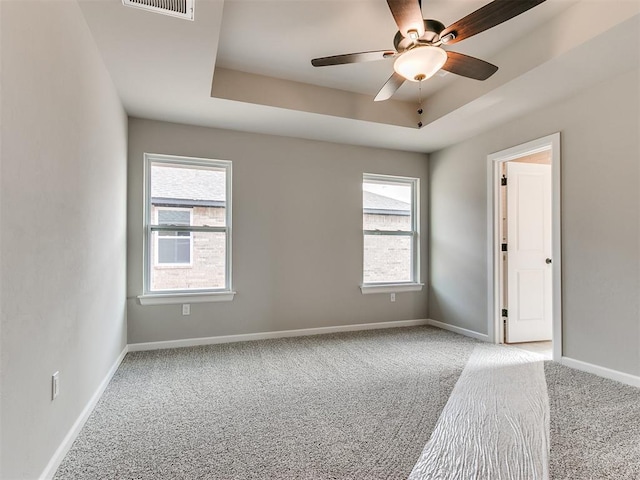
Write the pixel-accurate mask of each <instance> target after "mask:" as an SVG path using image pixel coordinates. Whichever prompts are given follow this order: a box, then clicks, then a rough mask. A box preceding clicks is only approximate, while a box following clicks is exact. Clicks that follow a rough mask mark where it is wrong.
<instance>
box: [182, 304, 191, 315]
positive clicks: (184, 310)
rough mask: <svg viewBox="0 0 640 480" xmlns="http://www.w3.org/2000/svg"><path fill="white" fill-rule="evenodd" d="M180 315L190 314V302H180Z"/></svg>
mask: <svg viewBox="0 0 640 480" xmlns="http://www.w3.org/2000/svg"><path fill="white" fill-rule="evenodd" d="M182 315H191V304H190V303H183V304H182Z"/></svg>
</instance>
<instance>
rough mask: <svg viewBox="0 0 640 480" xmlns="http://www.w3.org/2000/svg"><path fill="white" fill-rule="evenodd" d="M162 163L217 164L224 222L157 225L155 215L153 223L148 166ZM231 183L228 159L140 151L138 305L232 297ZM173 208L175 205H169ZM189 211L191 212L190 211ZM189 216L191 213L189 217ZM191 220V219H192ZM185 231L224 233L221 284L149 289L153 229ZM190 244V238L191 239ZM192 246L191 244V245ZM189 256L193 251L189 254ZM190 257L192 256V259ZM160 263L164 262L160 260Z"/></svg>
mask: <svg viewBox="0 0 640 480" xmlns="http://www.w3.org/2000/svg"><path fill="white" fill-rule="evenodd" d="M158 164H165V165H167V166H169V165H180V166H186V167H196V168H197V167H204V168H212V167H213V168H218V169H224V170H225V174H226V175H225V179H226V185H225V187H226V188H225V197H226V198H225V226H194V225H191V226H188V227H187V226H184V227H178V226H160V225H157V219H154V222H155V224H154V223H153V222H152V221H151V220H152V218H151V211H152V206H151V200H152V199H151V166H152V165H158ZM231 185H232V169H231V162H230V161H228V160H212V159H206V158H194V157H183V156H173V155H161V154H150V153H145V154H144V255H143V257H144V265H143V268H144V272H143V294H142V295H139V296H138V300H139V302H140V304H141V305H162V304H176V303H201V302H219V301H230V300H233V297H234V295H235V293H236V292H235V291H233V288H232V285H233V283H232V276H231V259H232V256H231V244H232V242H231V231H232V229H231V216H232V215H231V213H232V205H231V199H232V197H231ZM168 208H170V209H173V210H177V209H178V208H179V207H176V208H173V207H168ZM192 215H193V214H192ZM192 218H193V217H192ZM191 223H193V220H192V222H191ZM163 230H166V231H188V232H190V233H192V232H220V233H224V234H225V239H226V248H225V250H226V261H225V286H224V287H222V288H211V289H189V290H168V291H167V290H162V291H153V290H151V288H150V287H151V268H153V263H152V262H151V258H150V257H151V252H150V250H151V241H152V238H153V232H157V231H163ZM192 246H193V242H192ZM192 248H193V247H192ZM191 259H193V252H192V254H191ZM192 261H193V260H192ZM176 265H179V266H186V264H176ZM161 266H168V265H167V264H162V265H161Z"/></svg>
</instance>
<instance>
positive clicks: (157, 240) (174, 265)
mask: <svg viewBox="0 0 640 480" xmlns="http://www.w3.org/2000/svg"><path fill="white" fill-rule="evenodd" d="M161 210H165V211H166V210H169V211H172V212H175V211H183V212H184V211H187V212H189V225H193V208H185V207H156V214H158V213H159V212H160V211H161ZM158 217H159V215H156V216H155V218H154V219H153V221H154V222H155V223H156V225H158V224H159V222H160V220H159V218H158ZM158 233H159V232H158ZM161 238H162V239H171V238H189V262H185V263H179V262H160V258H159V254H160V249H159V244H160V239H161ZM153 251H154V253H155V255H154V257H155V258H154V259H153V260H154V265H155V266H156V267H159V268H190V267H193V232H189V237H161V236H160V235H156V236H155V240H154V249H153Z"/></svg>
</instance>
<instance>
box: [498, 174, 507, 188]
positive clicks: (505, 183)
mask: <svg viewBox="0 0 640 480" xmlns="http://www.w3.org/2000/svg"><path fill="white" fill-rule="evenodd" d="M500 185H502V186H503V187H505V186H506V185H507V177H505V176H504V175H503V176H502V178H501V179H500Z"/></svg>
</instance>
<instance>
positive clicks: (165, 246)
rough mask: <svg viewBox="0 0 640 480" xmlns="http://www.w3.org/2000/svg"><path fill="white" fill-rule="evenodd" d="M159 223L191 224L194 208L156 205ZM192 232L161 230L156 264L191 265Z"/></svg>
mask: <svg viewBox="0 0 640 480" xmlns="http://www.w3.org/2000/svg"><path fill="white" fill-rule="evenodd" d="M156 213H157V221H156V223H157V225H164V226H170V225H180V226H190V225H191V217H192V214H193V211H192V209H186V208H183V209H177V208H167V207H156ZM192 239H193V237H192V235H191V232H173V231H166V230H165V231H159V232H158V236H157V240H158V243H157V245H156V246H155V248H156V250H155V251H156V258H155V260H156V265H191V255H192V249H191V246H192V244H193V243H192Z"/></svg>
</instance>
